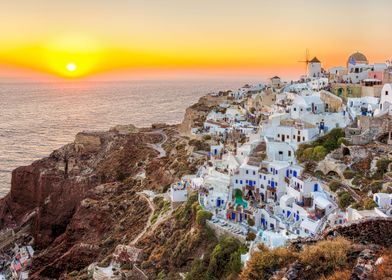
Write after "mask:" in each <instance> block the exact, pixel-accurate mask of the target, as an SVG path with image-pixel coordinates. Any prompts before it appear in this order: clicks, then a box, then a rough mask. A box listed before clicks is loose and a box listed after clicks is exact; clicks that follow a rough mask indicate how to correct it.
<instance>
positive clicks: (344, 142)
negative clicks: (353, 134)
mask: <svg viewBox="0 0 392 280" xmlns="http://www.w3.org/2000/svg"><path fill="white" fill-rule="evenodd" d="M342 144H344V145H345V146H348V145H350V143H349V142H348V140H347V139H346V138H344V137H340V138H339V139H338V145H339V146H341V145H342Z"/></svg>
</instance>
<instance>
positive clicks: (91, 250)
mask: <svg viewBox="0 0 392 280" xmlns="http://www.w3.org/2000/svg"><path fill="white" fill-rule="evenodd" d="M162 130H165V134H166V135H167V136H168V139H167V141H166V142H165V143H166V144H165V145H167V146H166V148H165V149H166V150H167V151H168V152H167V154H168V156H163V157H160V152H159V151H157V150H156V149H154V148H152V147H153V145H151V144H153V143H160V142H161V141H163V139H162V137H163V136H162V135H161V132H159V131H162ZM184 141H185V140H184V139H182V138H179V137H178V133H177V131H176V129H175V128H172V127H168V128H160V129H159V130H158V133H154V132H151V131H150V130H146V131H144V130H143V131H142V132H136V133H131V134H121V133H119V132H116V131H110V132H104V133H81V134H80V135H78V136H77V137H76V140H75V142H74V143H72V144H69V145H66V146H64V147H62V148H61V149H58V150H56V151H54V152H53V153H52V154H51V155H50V156H49V157H47V158H45V159H42V160H39V161H36V162H34V163H33V164H31V165H29V166H24V167H19V168H17V169H16V170H14V171H13V174H12V184H11V185H12V186H11V191H10V193H9V194H8V195H7V196H6V197H5V198H3V199H2V200H0V221H1V226H0V229H2V228H7V227H13V228H15V229H18V228H20V227H22V226H24V225H30V233H31V235H32V236H33V237H34V249H35V250H36V254H35V256H34V258H33V262H32V266H31V269H30V279H65V278H64V277H66V276H64V275H66V274H67V273H70V272H73V271H83V269H85V268H86V267H87V266H88V265H89V264H91V263H93V262H101V261H105V260H106V259H107V256H110V255H111V253H112V252H113V250H114V249H115V248H116V246H117V245H119V244H129V243H130V242H131V241H132V240H133V239H134V238H135V237H136V236H138V234H139V233H140V232H142V230H143V229H144V227H145V225H146V223H147V220H148V218H149V216H150V212H151V209H150V207H149V205H148V203H147V202H146V201H145V199H143V198H141V197H140V195H138V194H137V193H136V192H137V191H141V190H143V189H150V190H155V191H162V190H163V189H164V188H165V187H167V186H169V185H170V184H171V183H173V182H174V181H175V180H177V179H178V178H177V177H176V176H177V175H176V170H173V167H172V166H173V164H176V165H178V166H181V168H182V169H183V170H182V172H189V170H186V168H188V167H189V163H188V155H187V151H186V149H185V145H186V141H185V142H184ZM173 171H174V172H173ZM137 174H142V175H138V176H136V175H137ZM82 273H83V272H82Z"/></svg>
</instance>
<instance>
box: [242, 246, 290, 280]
mask: <svg viewBox="0 0 392 280" xmlns="http://www.w3.org/2000/svg"><path fill="white" fill-rule="evenodd" d="M296 258H297V254H296V253H293V252H291V251H289V250H288V249H287V248H276V249H273V250H269V249H268V248H265V247H264V248H261V250H260V251H256V252H254V253H253V254H252V257H251V259H250V260H249V261H248V263H247V266H246V269H245V270H244V271H243V272H242V273H241V276H240V279H242V280H267V279H269V278H270V277H271V276H272V275H273V273H274V272H275V271H276V270H278V269H280V268H282V267H283V266H286V265H288V264H289V263H291V262H293V261H294V260H295V259H296Z"/></svg>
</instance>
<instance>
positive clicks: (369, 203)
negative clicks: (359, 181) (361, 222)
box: [363, 198, 378, 210]
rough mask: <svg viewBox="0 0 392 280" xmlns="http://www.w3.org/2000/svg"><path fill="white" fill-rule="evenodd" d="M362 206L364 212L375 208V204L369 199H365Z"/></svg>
mask: <svg viewBox="0 0 392 280" xmlns="http://www.w3.org/2000/svg"><path fill="white" fill-rule="evenodd" d="M363 206H364V207H365V209H366V210H371V209H373V208H374V207H377V206H378V205H377V203H376V202H375V201H374V200H373V199H371V198H366V199H365V201H364V202H363Z"/></svg>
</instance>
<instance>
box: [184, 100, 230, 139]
mask: <svg viewBox="0 0 392 280" xmlns="http://www.w3.org/2000/svg"><path fill="white" fill-rule="evenodd" d="M224 101H227V96H223V95H222V96H211V95H207V96H203V97H201V98H200V99H199V101H198V102H197V103H196V104H194V105H192V106H191V107H189V108H187V109H186V111H185V115H184V119H183V121H182V123H181V124H180V125H179V127H178V130H179V132H180V133H181V134H183V135H187V136H189V135H191V129H192V128H201V127H203V123H204V121H205V120H206V117H207V115H208V113H209V112H210V111H211V110H212V109H213V108H214V107H216V106H218V105H219V104H220V103H222V102H224Z"/></svg>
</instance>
